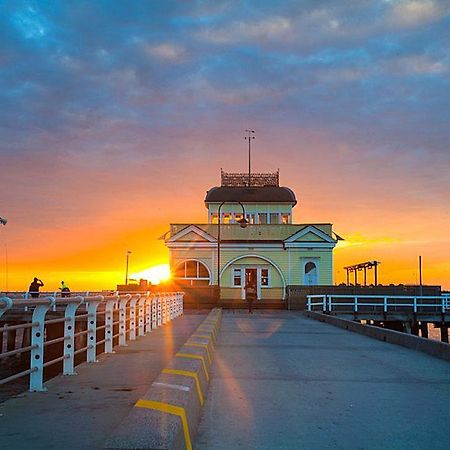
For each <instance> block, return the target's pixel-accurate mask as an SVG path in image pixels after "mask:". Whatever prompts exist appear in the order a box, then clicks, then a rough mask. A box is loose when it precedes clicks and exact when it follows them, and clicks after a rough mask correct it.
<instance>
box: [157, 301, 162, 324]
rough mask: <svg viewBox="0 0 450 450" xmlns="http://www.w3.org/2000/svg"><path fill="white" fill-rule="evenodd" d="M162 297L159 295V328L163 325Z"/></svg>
mask: <svg viewBox="0 0 450 450" xmlns="http://www.w3.org/2000/svg"><path fill="white" fill-rule="evenodd" d="M161 309H162V297H161V294H159V295H158V312H157V320H158V327H160V326H161V325H162V310H161Z"/></svg>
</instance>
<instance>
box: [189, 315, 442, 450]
mask: <svg viewBox="0 0 450 450" xmlns="http://www.w3.org/2000/svg"><path fill="white" fill-rule="evenodd" d="M219 336H220V337H219V340H218V344H217V348H216V356H215V362H214V366H213V376H212V381H211V384H210V388H209V393H208V396H207V400H206V403H205V407H204V409H203V412H202V420H201V423H200V426H199V432H198V435H197V439H196V441H195V443H194V449H196V450H202V449H208V450H211V449H232V448H241V449H258V450H263V449H382V448H383V449H424V448H427V449H448V448H449V445H450V439H449V434H448V430H449V428H450V412H449V408H448V405H449V404H450V364H449V363H448V362H446V361H442V360H439V359H435V358H433V357H430V356H428V355H425V354H422V353H419V352H415V351H413V350H408V349H405V348H402V347H399V346H396V345H392V344H387V343H384V342H380V341H377V340H373V339H371V338H368V337H365V336H361V335H358V334H355V333H351V332H349V331H346V330H343V329H340V328H336V327H333V326H332V325H328V324H324V323H320V322H317V321H314V320H312V319H307V318H305V317H303V316H302V315H301V314H300V313H295V312H287V311H272V312H262V311H255V313H254V314H253V315H249V314H247V313H246V312H244V311H235V312H233V311H225V312H224V316H223V322H222V329H221V333H220V335H219Z"/></svg>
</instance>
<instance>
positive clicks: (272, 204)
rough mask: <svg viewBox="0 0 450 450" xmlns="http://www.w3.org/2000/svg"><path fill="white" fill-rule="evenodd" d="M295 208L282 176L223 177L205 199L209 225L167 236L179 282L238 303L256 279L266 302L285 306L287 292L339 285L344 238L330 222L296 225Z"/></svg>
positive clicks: (176, 228) (176, 229) (181, 227)
mask: <svg viewBox="0 0 450 450" xmlns="http://www.w3.org/2000/svg"><path fill="white" fill-rule="evenodd" d="M296 204H297V199H296V197H295V194H294V192H293V191H292V190H291V189H289V188H287V187H282V186H280V184H279V172H276V173H268V174H266V173H264V174H255V173H252V174H234V173H224V172H222V173H221V186H218V187H213V188H211V189H210V190H209V191H207V194H206V198H205V206H206V208H207V209H208V223H195V224H194V223H184V224H171V225H170V231H169V232H168V233H167V234H166V235H165V241H166V245H167V247H168V248H169V253H170V266H171V271H172V276H173V277H174V281H175V282H177V283H178V284H179V285H181V286H186V287H187V286H202V285H203V286H204V285H216V286H217V285H220V290H219V292H220V298H221V300H233V301H239V300H244V298H245V292H244V287H245V283H246V281H249V280H254V281H255V282H256V285H257V289H258V299H260V301H261V302H273V301H282V300H283V299H284V298H285V292H286V286H288V285H309V286H311V285H332V284H333V249H334V247H335V245H336V243H337V241H338V240H339V239H341V238H340V237H339V236H337V235H336V234H335V233H333V230H332V225H331V224H330V223H301V224H294V223H293V220H292V210H293V208H294V207H295V206H296ZM219 214H220V217H219ZM244 214H245V219H246V220H245V221H243V219H244ZM243 222H246V223H243ZM244 227H245V228H244ZM219 228H220V230H219ZM219 236H220V238H219ZM218 238H219V239H218ZM218 256H219V258H218ZM218 280H220V281H219V283H218Z"/></svg>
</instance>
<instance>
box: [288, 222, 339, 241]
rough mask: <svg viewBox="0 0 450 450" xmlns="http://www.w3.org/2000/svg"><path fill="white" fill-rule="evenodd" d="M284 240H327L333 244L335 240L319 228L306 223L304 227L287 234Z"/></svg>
mask: <svg viewBox="0 0 450 450" xmlns="http://www.w3.org/2000/svg"><path fill="white" fill-rule="evenodd" d="M284 242H328V243H333V244H335V243H336V241H335V240H334V239H333V238H332V237H331V236H329V235H328V234H326V233H324V232H323V231H322V230H319V229H318V228H316V227H315V226H313V225H308V226H306V227H305V228H302V229H301V230H299V231H297V232H296V233H294V234H293V235H291V236H289V237H288V238H287V239H285V240H284Z"/></svg>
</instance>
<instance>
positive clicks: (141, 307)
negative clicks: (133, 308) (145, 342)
mask: <svg viewBox="0 0 450 450" xmlns="http://www.w3.org/2000/svg"><path fill="white" fill-rule="evenodd" d="M145 302H146V297H145V296H142V297H141V298H140V299H139V302H138V336H145Z"/></svg>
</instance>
